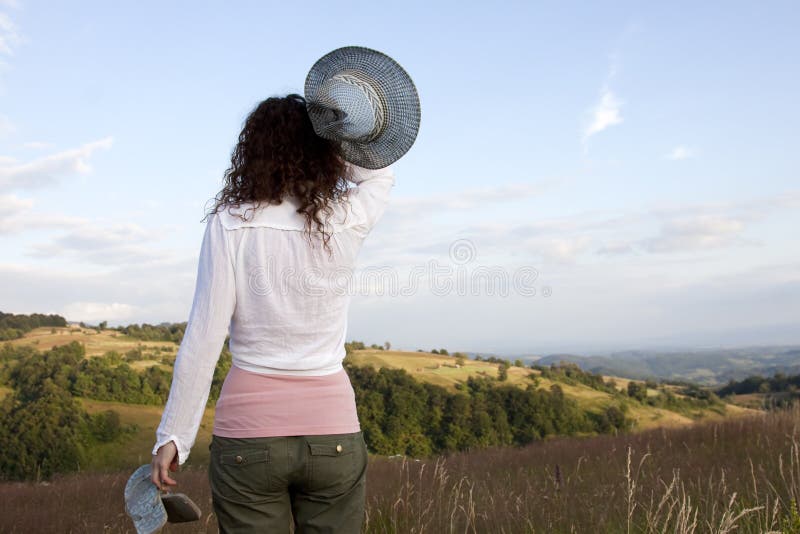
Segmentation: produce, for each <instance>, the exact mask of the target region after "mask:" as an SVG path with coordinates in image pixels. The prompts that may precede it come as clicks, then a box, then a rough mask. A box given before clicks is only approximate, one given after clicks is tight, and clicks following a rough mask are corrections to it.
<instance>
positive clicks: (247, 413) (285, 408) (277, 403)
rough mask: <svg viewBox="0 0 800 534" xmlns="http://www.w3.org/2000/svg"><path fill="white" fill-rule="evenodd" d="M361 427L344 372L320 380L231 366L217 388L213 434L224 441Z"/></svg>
mask: <svg viewBox="0 0 800 534" xmlns="http://www.w3.org/2000/svg"><path fill="white" fill-rule="evenodd" d="M359 430H361V426H360V425H359V422H358V414H357V412H356V401H355V394H354V392H353V386H352V385H351V384H350V378H349V377H348V376H347V372H346V371H345V370H344V369H340V370H339V371H337V372H335V373H333V374H327V375H321V376H307V375H303V376H292V375H276V374H265V373H256V372H253V371H246V370H244V369H240V368H239V367H237V366H236V365H235V364H234V365H232V366H231V370H230V371H229V372H228V375H227V376H226V377H225V382H224V383H223V384H222V391H221V392H220V397H219V400H217V407H216V409H215V412H214V430H213V433H214V434H215V435H217V436H220V437H226V438H257V437H269V436H308V435H318V434H349V433H352V432H358V431H359Z"/></svg>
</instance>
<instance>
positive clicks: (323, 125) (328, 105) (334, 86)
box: [305, 46, 421, 169]
mask: <svg viewBox="0 0 800 534" xmlns="http://www.w3.org/2000/svg"><path fill="white" fill-rule="evenodd" d="M305 99H306V105H307V110H308V115H309V117H310V118H311V122H312V124H313V126H314V131H315V132H316V133H317V135H319V136H320V137H323V138H325V139H330V140H333V141H336V142H338V144H339V147H340V155H341V156H342V159H344V160H345V161H348V162H350V163H353V164H355V165H358V166H359V167H364V168H367V169H381V168H383V167H388V166H389V165H391V164H392V163H394V162H395V161H397V160H398V159H400V158H401V157H402V156H403V155H404V154H405V153H406V152H408V150H409V149H410V148H411V145H413V144H414V141H415V140H416V138H417V132H418V131H419V124H420V116H421V109H420V101H419V95H418V94H417V89H416V87H415V86H414V82H413V81H412V80H411V77H410V76H409V75H408V73H407V72H406V71H405V70H404V69H403V67H401V66H400V65H399V64H398V63H397V62H396V61H395V60H393V59H392V58H390V57H389V56H387V55H386V54H384V53H382V52H378V51H377V50H372V49H370V48H365V47H362V46H346V47H343V48H338V49H336V50H334V51H333V52H329V53H328V54H326V55H324V56H323V57H322V58H320V59H319V60H317V62H316V63H315V64H314V66H313V67H311V70H310V71H309V73H308V76H307V77H306V82H305Z"/></svg>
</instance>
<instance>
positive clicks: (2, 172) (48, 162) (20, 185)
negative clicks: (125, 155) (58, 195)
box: [0, 137, 114, 190]
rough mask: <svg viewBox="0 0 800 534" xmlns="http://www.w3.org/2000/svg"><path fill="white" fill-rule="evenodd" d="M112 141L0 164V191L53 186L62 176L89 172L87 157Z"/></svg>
mask: <svg viewBox="0 0 800 534" xmlns="http://www.w3.org/2000/svg"><path fill="white" fill-rule="evenodd" d="M113 141H114V140H113V138H111V137H107V138H105V139H100V140H98V141H92V142H91V143H86V144H84V145H82V146H80V147H79V148H75V149H71V150H64V151H63V152H57V153H55V154H52V155H49V156H45V157H42V158H39V159H36V160H33V161H31V162H28V163H18V162H16V161H9V160H8V159H5V160H3V161H0V190H9V189H33V188H36V187H43V186H46V185H50V184H54V183H57V182H58V179H59V177H61V176H63V175H70V174H75V173H78V174H86V173H89V172H90V171H91V170H92V168H91V166H90V165H89V158H90V157H91V156H92V154H93V153H94V152H95V151H97V150H100V149H109V148H111V145H112V144H113Z"/></svg>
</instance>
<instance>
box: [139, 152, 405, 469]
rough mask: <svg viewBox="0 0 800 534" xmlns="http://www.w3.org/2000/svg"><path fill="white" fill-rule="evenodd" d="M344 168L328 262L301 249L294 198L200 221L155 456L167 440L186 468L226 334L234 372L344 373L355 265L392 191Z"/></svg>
mask: <svg viewBox="0 0 800 534" xmlns="http://www.w3.org/2000/svg"><path fill="white" fill-rule="evenodd" d="M351 167H352V181H353V182H354V183H355V184H356V185H355V187H351V188H350V189H349V195H348V198H347V199H346V200H342V201H339V202H335V203H332V205H331V208H332V214H331V217H330V219H329V223H328V226H327V231H329V232H330V234H331V238H330V242H329V245H330V249H331V255H330V256H329V253H328V251H326V250H325V249H324V248H323V246H322V243H321V240H320V239H319V238H317V237H316V236H315V237H314V238H312V240H313V246H312V244H310V243H309V240H308V235H307V234H306V233H305V232H304V229H305V216H304V215H301V214H299V213H297V212H296V210H297V208H298V207H299V204H298V203H297V200H296V199H294V198H287V199H284V201H283V202H282V203H281V204H279V205H267V206H261V207H259V208H257V209H255V210H254V209H253V204H242V205H241V206H240V207H238V208H230V209H229V208H223V209H222V210H221V211H220V212H218V213H216V214H214V215H211V216H210V217H209V218H208V222H207V224H206V230H205V235H204V237H203V242H202V246H201V248H200V260H199V263H198V269H197V283H196V286H195V293H194V300H193V303H192V309H191V312H190V314H189V319H188V322H187V325H186V331H185V332H184V335H183V340H182V341H181V344H180V347H179V348H178V354H177V357H176V360H175V367H174V370H173V375H172V386H171V388H170V392H169V398H168V399H167V403H166V406H165V407H164V412H163V414H162V416H161V422H160V424H159V426H158V429H157V430H156V444H155V446H154V447H153V454H154V455H155V454H156V453H157V451H158V449H159V448H160V447H161V446H162V445H164V444H166V443H168V442H169V441H174V442H175V444H176V446H177V448H178V463H179V464H183V463H184V462H186V459H187V458H188V456H189V451H190V450H191V448H192V445H194V441H195V438H196V437H197V431H198V429H199V427H200V421H201V419H202V417H203V413H204V410H205V406H206V402H207V400H208V395H209V392H210V389H211V381H212V378H213V375H214V368H215V367H216V364H217V360H218V359H219V356H220V352H221V350H222V346H223V344H224V342H225V337H226V335H228V333H230V350H231V355H232V358H233V364H234V365H236V366H238V367H240V368H242V369H245V370H248V371H253V372H258V373H268V374H283V375H293V376H298V375H313V376H322V375H328V374H332V373H336V372H337V371H339V370H341V369H342V360H343V359H344V356H345V350H344V342H345V336H346V333H347V313H348V307H349V304H350V294H351V291H350V288H351V287H352V285H351V282H352V274H353V270H354V268H355V261H356V257H357V256H358V252H359V250H360V249H361V245H362V243H363V241H364V238H365V237H366V236H367V234H368V233H369V232H370V230H371V229H372V227H373V226H374V225H375V223H376V222H377V221H378V220H379V219H380V217H381V216H382V214H383V212H384V210H385V208H386V204H387V202H388V200H389V193H390V190H391V188H392V187H393V186H394V183H395V178H394V172H393V170H392V169H391V167H387V168H383V169H378V170H370V169H365V168H363V167H358V166H355V165H351ZM248 208H250V209H249V210H248ZM229 212H230V213H229ZM238 214H242V215H244V216H245V217H246V219H247V220H246V221H243V220H241V218H240V217H239V216H238ZM323 219H324V217H323Z"/></svg>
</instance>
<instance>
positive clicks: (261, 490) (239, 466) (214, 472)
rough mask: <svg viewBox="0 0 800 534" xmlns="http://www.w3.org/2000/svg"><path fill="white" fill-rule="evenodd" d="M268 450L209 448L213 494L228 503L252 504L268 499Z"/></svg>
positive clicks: (246, 447)
mask: <svg viewBox="0 0 800 534" xmlns="http://www.w3.org/2000/svg"><path fill="white" fill-rule="evenodd" d="M268 463H269V449H268V448H265V447H257V446H248V445H236V446H221V447H214V446H212V447H211V462H210V467H209V481H210V483H211V490H212V492H213V493H216V494H218V495H220V496H221V497H224V498H225V499H227V500H230V501H235V502H240V503H253V502H258V501H261V500H264V499H265V498H267V492H268V489H269V473H268V469H267V465H268Z"/></svg>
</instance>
